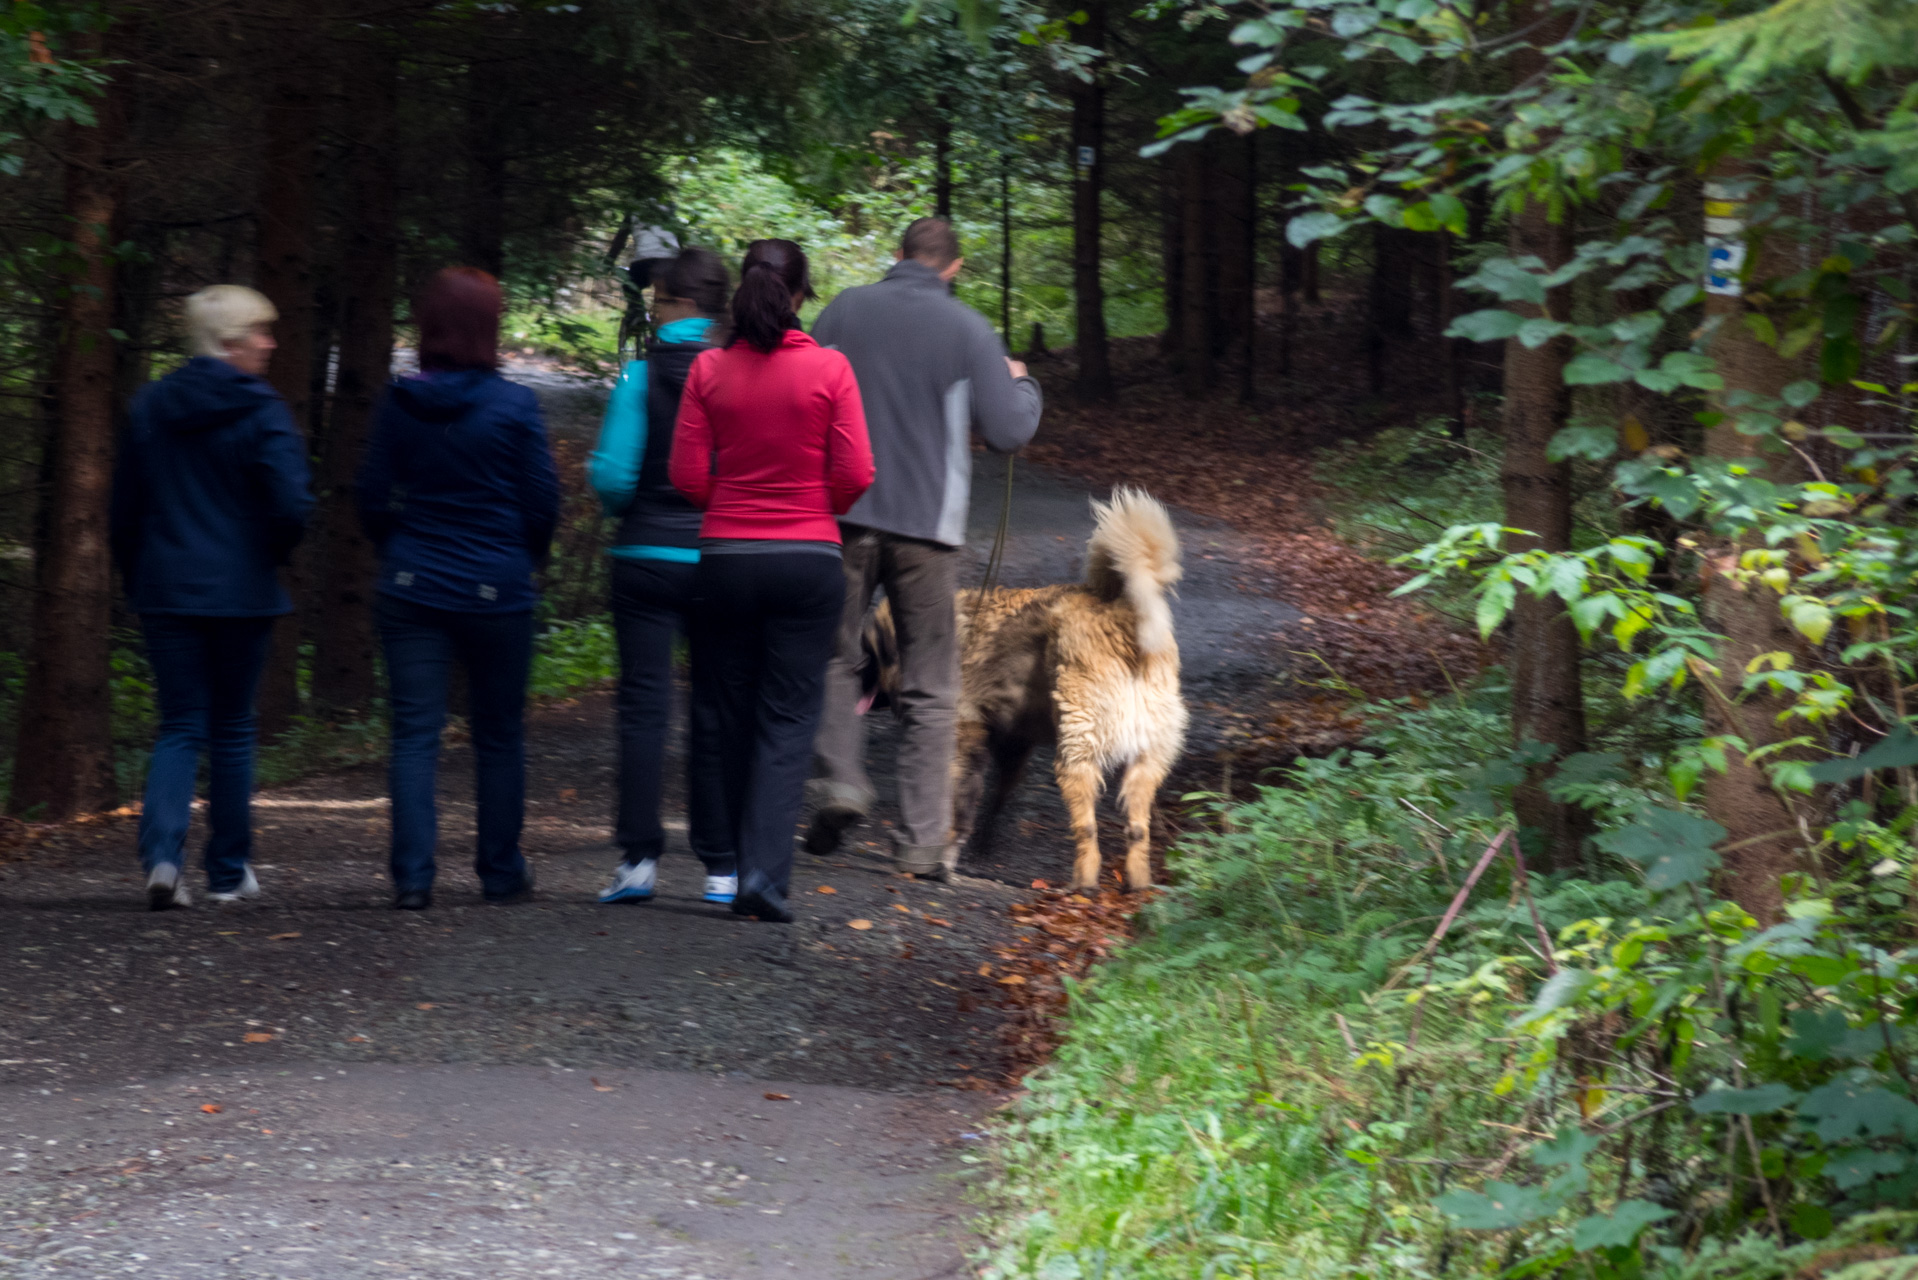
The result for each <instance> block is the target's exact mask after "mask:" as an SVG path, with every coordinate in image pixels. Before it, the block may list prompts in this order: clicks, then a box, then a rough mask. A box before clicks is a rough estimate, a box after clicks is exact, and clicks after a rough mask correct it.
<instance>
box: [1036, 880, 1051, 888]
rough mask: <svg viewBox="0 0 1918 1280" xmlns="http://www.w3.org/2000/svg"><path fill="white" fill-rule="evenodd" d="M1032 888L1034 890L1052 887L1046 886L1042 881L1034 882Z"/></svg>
mask: <svg viewBox="0 0 1918 1280" xmlns="http://www.w3.org/2000/svg"><path fill="white" fill-rule="evenodd" d="M1032 887H1033V888H1035V889H1050V888H1051V887H1052V886H1051V885H1049V884H1047V883H1046V882H1045V881H1043V880H1034V881H1033V882H1032Z"/></svg>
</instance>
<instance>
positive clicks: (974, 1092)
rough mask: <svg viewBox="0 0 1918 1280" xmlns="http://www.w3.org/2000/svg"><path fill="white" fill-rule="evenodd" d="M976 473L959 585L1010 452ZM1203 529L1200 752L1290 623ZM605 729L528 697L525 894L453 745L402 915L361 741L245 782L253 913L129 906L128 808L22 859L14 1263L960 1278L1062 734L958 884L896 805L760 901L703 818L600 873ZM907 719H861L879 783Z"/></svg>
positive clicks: (11, 960)
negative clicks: (991, 843) (428, 863)
mask: <svg viewBox="0 0 1918 1280" xmlns="http://www.w3.org/2000/svg"><path fill="white" fill-rule="evenodd" d="M540 389H541V391H542V394H543V395H548V394H550V389H548V388H546V387H541V388H540ZM568 394H569V395H571V396H572V397H573V399H574V400H579V401H580V403H573V402H571V401H569V402H568V403H566V404H565V405H564V406H563V407H564V410H565V412H566V413H567V414H568V415H569V416H568V422H569V423H571V424H572V425H570V426H569V427H568V430H572V431H577V430H580V429H582V428H581V427H580V426H579V424H580V423H584V422H586V421H588V420H589V419H590V417H591V414H590V412H589V411H588V410H589V409H590V401H588V400H584V399H583V397H584V396H585V395H586V393H585V392H584V391H579V390H574V391H570V392H568ZM560 407H561V406H558V405H556V406H555V408H560ZM556 416H557V415H556ZM575 420H576V421H575ZM978 462H979V473H978V475H977V476H976V477H975V485H974V503H973V517H972V525H973V540H974V548H973V551H972V553H971V554H972V555H973V557H974V560H975V565H974V569H973V580H977V576H978V573H979V572H980V571H981V570H982V569H983V564H984V558H985V553H986V551H987V549H988V548H989V547H990V544H991V538H992V532H993V529H994V528H995V527H996V525H997V521H998V512H999V502H1000V494H1001V492H1002V490H1001V484H1002V477H1003V474H1004V473H1003V471H1002V470H1000V467H1001V466H1002V465H1003V464H1002V463H1001V462H1000V461H999V460H998V459H994V458H988V457H984V456H981V457H980V458H979V459H978ZM1016 478H1017V485H1016V494H1017V496H1016V498H1015V502H1014V508H1013V515H1014V520H1013V525H1012V534H1011V538H1010V541H1009V545H1008V551H1007V555H1006V568H1005V570H1004V573H1003V575H1002V580H1003V581H1004V582H1005V583H1006V584H1008V585H1028V584H1032V585H1036V584H1039V583H1044V582H1050V581H1057V580H1060V579H1069V578H1072V577H1076V576H1077V574H1078V572H1079V570H1080V568H1081V564H1082V558H1083V551H1084V540H1085V536H1086V534H1087V532H1088V531H1089V529H1090V517H1089V514H1088V512H1087V509H1086V497H1087V493H1086V490H1085V489H1084V487H1083V486H1081V485H1079V484H1077V483H1075V482H1073V481H1070V480H1068V479H1065V478H1062V477H1060V476H1057V475H1051V474H1048V473H1045V472H1043V471H1040V470H1039V469H1037V468H1034V467H1029V466H1025V465H1021V466H1020V467H1019V468H1018V470H1017V473H1016ZM1146 480H1147V483H1148V484H1149V477H1148V478H1146ZM1181 528H1182V531H1183V533H1184V535H1185V537H1186V540H1187V543H1186V550H1187V566H1188V575H1187V579H1186V583H1185V586H1184V590H1183V594H1182V596H1181V599H1180V601H1179V603H1178V606H1177V610H1176V612H1177V616H1178V622H1179V627H1180V633H1181V634H1180V639H1181V646H1182V650H1183V652H1184V657H1185V664H1186V671H1187V677H1188V685H1189V686H1190V688H1191V690H1192V692H1193V698H1194V701H1195V703H1196V704H1197V705H1198V706H1199V708H1200V711H1201V714H1200V716H1199V717H1198V724H1197V726H1196V727H1195V735H1194V737H1195V742H1194V749H1193V754H1192V756H1191V757H1189V758H1190V759H1191V760H1193V761H1194V768H1195V769H1196V770H1198V771H1199V773H1202V772H1203V771H1204V769H1206V768H1207V767H1208V765H1207V762H1206V757H1205V750H1206V747H1207V744H1208V742H1209V741H1210V738H1209V737H1208V735H1213V736H1216V732H1217V724H1216V723H1215V720H1214V718H1212V717H1209V716H1207V715H1206V714H1205V712H1204V708H1205V707H1206V706H1207V705H1212V704H1215V703H1224V702H1230V701H1231V700H1233V699H1235V698H1238V697H1243V696H1256V695H1258V694H1259V693H1260V690H1259V687H1258V686H1259V684H1260V682H1262V681H1263V680H1264V679H1265V678H1266V673H1268V672H1269V671H1271V670H1272V669H1273V667H1274V665H1275V664H1274V655H1273V653H1272V652H1271V650H1272V641H1271V635H1272V632H1273V631H1275V630H1276V629H1277V628H1278V626H1279V625H1281V624H1282V623H1283V622H1285V621H1286V620H1288V619H1289V618H1291V617H1293V616H1296V615H1295V614H1294V613H1293V611H1291V610H1289V609H1287V608H1286V607H1285V606H1284V605H1282V604H1279V603H1277V602H1275V601H1272V600H1268V599H1262V598H1259V597H1254V596H1246V595H1242V594H1241V593H1240V592H1239V590H1238V589H1237V586H1236V585H1235V580H1236V570H1235V568H1234V566H1233V548H1234V545H1235V543H1234V535H1233V534H1232V533H1231V531H1230V530H1228V529H1226V528H1224V527H1222V526H1217V525H1212V524H1208V523H1204V522H1200V521H1196V520H1191V519H1185V518H1183V517H1182V518H1181ZM611 723H612V707H611V700H610V697H609V696H608V695H607V694H605V693H594V694H590V695H587V696H583V697H581V698H579V699H576V700H572V701H569V702H567V703H564V704H561V705H556V706H550V707H546V708H543V709H542V710H540V711H539V712H538V713H536V714H535V715H534V717H533V718H532V723H531V736H530V744H529V757H530V777H529V801H528V821H527V831H526V848H527V852H528V855H529V857H531V858H532V860H533V861H534V862H535V864H536V865H537V867H538V871H539V877H540V889H541V896H540V898H539V900H537V901H535V902H533V903H530V904H525V905H520V906H513V907H493V906H487V905H485V904H483V903H482V902H481V901H480V899H479V894H478V888H477V885H476V884H475V883H474V881H473V878H472V876H471V873H470V871H469V870H468V869H467V866H466V865H465V864H466V858H465V854H464V850H465V849H467V848H469V847H470V841H471V837H472V805H471V794H472V793H471V785H472V783H471V777H472V775H471V762H470V755H469V753H468V752H467V750H466V749H465V748H464V747H460V746H454V747H451V748H449V749H448V751H447V753H446V760H445V765H444V767H443V771H442V782H441V795H442V806H443V807H442V834H443V840H442V855H441V857H442V866H441V876H440V885H439V889H438V892H437V894H436V899H437V905H436V906H435V908H434V909H433V910H432V911H430V912H426V913H421V914H413V913H401V912H394V911H391V910H389V909H387V902H388V887H387V882H386V875H385V840H386V812H385V804H384V800H383V781H382V778H381V776H380V775H379V773H378V772H377V771H375V770H361V771H356V772H349V773H344V774H339V775H335V776H331V777H327V778H320V779H313V780H309V781H308V782H305V783H302V784H299V785H296V786H293V787H289V788H284V789H281V790H279V791H275V792H272V793H270V794H267V795H265V796H263V797H262V799H261V801H260V806H259V809H258V810H257V812H256V815H255V818H256V823H257V826H258V828H259V845H258V853H257V859H258V862H259V870H260V879H261V881H262V883H263V884H264V886H265V888H266V894H265V896H264V897H263V898H262V899H261V900H259V901H258V902H255V903H248V904H244V905H241V906H237V907H230V908H222V909H214V908H211V907H209V906H205V905H201V906H198V907H196V908H195V909H194V910H192V911H187V912H174V913H168V914H164V915H151V914H148V913H146V912H145V911H144V910H143V909H142V907H143V903H142V901H141V898H140V894H139V884H140V877H139V874H138V867H137V863H136V860H135V858H134V856H133V852H132V842H133V824H132V820H131V819H128V818H124V817H122V818H117V819H115V818H108V819H103V820H99V821H95V822H92V823H86V824H80V825H76V826H72V827H68V828H64V829H61V830H59V831H57V832H55V833H52V834H50V835H48V836H46V837H44V838H42V839H40V840H39V841H37V842H36V843H34V844H32V845H30V846H28V847H27V848H26V849H25V850H23V851H20V853H19V854H18V855H17V856H16V857H15V860H14V861H11V862H7V863H0V1276H5V1277H9V1278H11V1277H23V1278H24V1277H41V1276H55V1275H57V1276H118V1275H139V1276H147V1277H166V1278H168V1280H171V1278H173V1277H182V1278H184V1277H200V1278H206V1280H227V1278H232V1280H238V1278H240V1277H247V1278H249V1280H250V1278H252V1277H286V1278H288V1280H293V1278H310V1280H358V1278H359V1277H374V1276H379V1277H416V1278H418V1280H429V1278H430V1280H440V1278H441V1277H449V1278H450V1277H467V1276H475V1277H507V1276H566V1277H573V1276H601V1275H606V1276H615V1275H617V1276H645V1277H662V1278H664V1277H677V1278H682V1280H692V1278H694V1277H704V1278H705V1280H733V1278H734V1277H738V1278H740V1280H746V1278H749V1277H759V1276H788V1277H807V1278H811V1277H817V1278H819V1280H841V1278H848V1280H849V1278H855V1277H857V1278H864V1277H874V1278H882V1277H883V1278H885V1280H895V1278H896V1280H930V1278H931V1277H937V1276H946V1275H962V1274H966V1271H967V1267H966V1263H965V1254H966V1252H967V1251H968V1250H969V1249H971V1248H972V1247H974V1245H975V1243H976V1242H975V1241H974V1239H973V1237H972V1236H971V1235H970V1234H969V1232H968V1228H967V1220H968V1217H969V1214H970V1212H971V1207H970V1204H969V1201H968V1199H967V1196H968V1192H967V1179H968V1176H969V1174H971V1173H972V1172H973V1171H974V1168H975V1166H974V1165H973V1164H972V1163H970V1162H969V1161H968V1155H969V1153H970V1151H971V1150H972V1149H974V1147H975V1144H976V1143H977V1142H978V1141H979V1138H978V1132H977V1131H978V1129H979V1127H980V1124H981V1121H982V1119H983V1117H984V1115H985V1113H986V1111H987V1110H988V1109H989V1108H990V1107H991V1106H992V1105H994V1104H996V1102H997V1101H998V1100H999V1096H1000V1095H999V1094H998V1093H997V1092H996V1090H998V1089H1000V1088H1001V1087H1002V1086H1001V1082H1002V1081H1003V1079H1004V1076H1005V1066H1004V1061H1003V1059H1002V1057H1001V1050H1000V1043H999V1039H998V1031H999V1027H1000V1025H1001V1021H1002V1019H1003V1017H1004V1013H1003V1011H1002V1009H1001V1006H1000V999H999V995H1000V992H1001V991H1002V988H1001V987H1000V986H998V985H997V982H996V978H995V976H994V973H993V970H992V966H993V964H994V963H995V962H996V960H997V957H996V956H995V954H994V952H995V949H998V948H1004V947H1006V946H1007V945H1008V944H1009V943H1011V942H1012V941H1013V940H1014V939H1015V937H1016V936H1017V935H1018V931H1019V929H1020V928H1021V926H1019V925H1018V924H1016V923H1015V922H1014V921H1013V920H1012V919H1011V918H1010V916H1009V914H1008V912H1007V908H1008V906H1010V904H1011V903H1013V902H1014V901H1017V900H1018V899H1019V898H1020V897H1021V895H1022V893H1023V892H1024V891H1025V889H1026V886H1027V885H1028V884H1029V883H1030V881H1031V880H1033V879H1035V878H1044V877H1050V878H1052V879H1054V880H1055V881H1056V880H1058V879H1060V878H1062V877H1063V876H1064V874H1065V872H1066V869H1067V866H1068V863H1069V859H1070V852H1069V841H1068V840H1067V838H1066V834H1065V817H1064V813H1063V809H1062V807H1061V805H1060V803H1059V801H1058V798H1057V795H1056V793H1055V792H1054V791H1053V789H1052V787H1051V786H1050V784H1049V773H1050V770H1049V767H1048V762H1047V761H1045V760H1044V759H1040V760H1036V761H1035V762H1034V769H1033V773H1032V774H1031V776H1030V778H1029V780H1028V782H1027V784H1026V786H1025V787H1024V788H1023V790H1022V792H1021V794H1020V796H1019V798H1018V800H1017V801H1016V802H1015V804H1014V806H1013V808H1012V811H1011V812H1010V814H1009V815H1008V817H1007V822H1008V824H1009V825H1008V826H1007V827H1003V828H1002V829H1001V830H1002V833H1004V834H1013V833H1016V838H1001V839H1000V840H999V841H998V842H997V844H996V846H995V848H994V851H993V852H992V853H991V855H990V856H989V857H988V858H987V859H985V860H983V861H980V862H977V863H974V864H972V865H969V866H968V867H966V868H964V870H965V871H966V872H967V873H968V874H967V875H966V876H964V877H963V878H961V879H960V880H959V881H957V882H955V883H953V884H950V885H936V884H930V883H921V882H917V881H913V880H909V879H903V878H901V877H898V876H895V875H893V874H892V873H891V871H890V868H889V866H888V865H887V861H886V858H885V856H884V847H885V845H884V834H885V830H884V829H885V826H886V825H887V823H888V821H889V819H888V817H887V811H886V810H885V809H884V808H883V804H884V803H890V799H891V797H890V796H886V797H884V799H883V801H882V809H881V812H880V813H879V814H878V815H876V818H875V821H874V822H873V823H872V824H869V825H868V826H867V827H866V828H863V829H860V830H857V831H855V832H854V833H853V842H852V843H850V844H849V845H848V846H847V847H846V848H845V849H844V850H843V851H842V853H841V854H840V855H838V856H835V857H833V858H830V859H823V860H821V859H811V858H807V857H805V856H803V855H802V856H801V858H800V864H799V867H798V871H797V874H796V877H795V883H794V889H795V893H794V898H795V901H796V902H797V903H798V905H799V907H800V911H801V919H800V921H799V923H798V924H796V925H794V926H792V927H790V928H778V927H773V926H764V925H755V924H749V923H744V922H740V921H737V920H735V919H734V918H733V917H731V916H730V915H729V914H728V913H726V911H725V910H724V908H720V907H713V906H709V905H707V904H705V903H703V902H701V901H699V899H698V896H697V895H698V889H699V878H698V876H699V872H698V866H697V864H696V863H695V862H694V861H693V859H692V858H691V856H690V854H689V853H688V852H686V851H685V850H684V848H683V847H682V848H680V849H678V850H677V851H671V850H669V854H668V859H667V862H666V863H665V864H663V867H662V877H661V879H662V884H661V893H660V896H659V898H658V899H657V900H656V901H654V902H653V903H651V904H648V905H645V906H638V907H619V908H608V907H600V906H598V905H596V904H595V903H594V902H593V900H592V898H593V894H594V892H595V891H596V890H597V889H598V888H599V887H600V885H601V884H602V883H603V882H604V878H605V876H606V873H607V872H608V870H609V869H610V867H611V865H612V863H613V862H614V861H615V860H616V858H615V855H614V853H613V852H612V849H611V845H610V839H609V837H610V831H609V829H608V821H609V817H608V815H609V813H610V809H611V780H612V766H613V752H612V735H611ZM894 736H895V731H894V729H893V726H892V725H891V723H890V721H889V720H888V719H886V718H884V717H882V718H881V719H880V720H879V721H878V722H876V723H875V725H874V756H875V761H874V763H875V769H874V775H875V777H876V778H877V779H879V780H880V784H881V787H882V790H889V786H888V783H887V781H886V780H887V779H889V778H890V777H891V759H892V748H893V739H894ZM1199 773H1195V774H1193V775H1192V776H1190V777H1186V778H1175V779H1174V781H1173V783H1172V784H1171V785H1169V786H1168V788H1167V795H1168V796H1174V797H1175V796H1176V795H1177V794H1178V793H1179V790H1180V789H1181V788H1182V787H1186V786H1189V785H1192V784H1194V783H1195V782H1196V780H1197V778H1198V776H1199ZM1108 835H1109V837H1111V838H1112V840H1113V845H1112V847H1114V848H1116V847H1117V827H1116V823H1115V825H1114V826H1113V827H1112V828H1111V829H1110V830H1109V831H1108ZM198 839H199V837H198V833H197V832H196V835H195V845H196V847H197V843H198ZM682 839H683V837H682ZM195 874H196V877H197V871H196V873H195ZM196 882H197V881H196ZM858 921H864V922H870V927H866V928H858V927H849V926H851V925H852V924H853V922H858Z"/></svg>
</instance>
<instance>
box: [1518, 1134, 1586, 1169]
mask: <svg viewBox="0 0 1918 1280" xmlns="http://www.w3.org/2000/svg"><path fill="white" fill-rule="evenodd" d="M1598 1148H1599V1140H1598V1139H1597V1138H1594V1137H1592V1136H1591V1135H1590V1134H1587V1133H1581V1132H1580V1131H1579V1130H1577V1129H1561V1130H1559V1132H1558V1136H1557V1137H1555V1138H1552V1139H1551V1140H1550V1141H1547V1142H1541V1143H1539V1144H1538V1145H1537V1146H1536V1147H1533V1148H1532V1150H1531V1157H1532V1163H1533V1164H1535V1165H1538V1166H1539V1167H1541V1168H1545V1169H1557V1168H1563V1167H1568V1166H1572V1165H1582V1164H1584V1163H1585V1157H1586V1156H1589V1155H1590V1154H1592V1152H1594V1151H1596V1150H1598Z"/></svg>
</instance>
